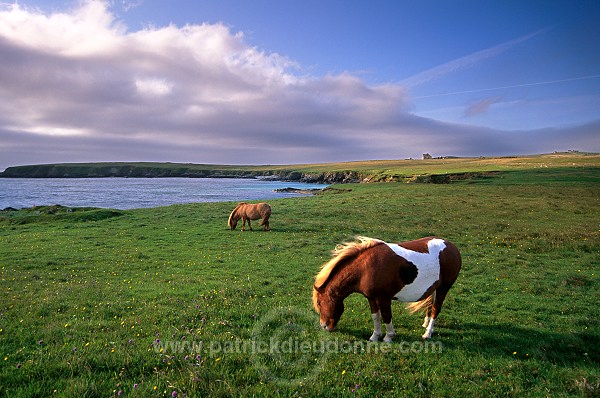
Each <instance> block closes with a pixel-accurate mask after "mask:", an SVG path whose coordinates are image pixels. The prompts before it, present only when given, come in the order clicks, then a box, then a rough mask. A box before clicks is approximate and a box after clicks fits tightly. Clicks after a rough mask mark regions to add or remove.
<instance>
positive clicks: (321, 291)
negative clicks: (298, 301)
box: [313, 285, 325, 294]
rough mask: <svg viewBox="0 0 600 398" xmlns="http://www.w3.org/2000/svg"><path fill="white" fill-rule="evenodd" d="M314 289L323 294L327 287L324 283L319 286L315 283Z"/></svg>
mask: <svg viewBox="0 0 600 398" xmlns="http://www.w3.org/2000/svg"><path fill="white" fill-rule="evenodd" d="M313 289H315V290H316V291H317V292H319V293H321V294H323V292H324V291H325V289H324V288H323V285H321V286H318V287H317V285H313Z"/></svg>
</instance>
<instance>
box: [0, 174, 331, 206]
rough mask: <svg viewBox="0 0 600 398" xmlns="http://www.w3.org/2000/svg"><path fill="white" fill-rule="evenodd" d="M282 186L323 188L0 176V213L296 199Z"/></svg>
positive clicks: (241, 181) (240, 181) (243, 181)
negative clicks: (52, 207)
mask: <svg viewBox="0 0 600 398" xmlns="http://www.w3.org/2000/svg"><path fill="white" fill-rule="evenodd" d="M287 187H292V188H298V189H314V188H324V187H325V185H323V184H307V183H298V182H285V181H272V180H264V179H249V178H118V177H111V178H0V209H5V208H7V207H13V208H15V209H20V208H24V207H32V206H43V205H54V204H59V205H62V206H68V207H102V208H112V209H120V210H127V209H134V208H148V207H158V206H168V205H172V204H182V203H193V202H225V201H237V202H241V201H255V200H268V199H274V198H285V197H291V196H298V194H294V193H284V192H274V190H275V189H281V188H287Z"/></svg>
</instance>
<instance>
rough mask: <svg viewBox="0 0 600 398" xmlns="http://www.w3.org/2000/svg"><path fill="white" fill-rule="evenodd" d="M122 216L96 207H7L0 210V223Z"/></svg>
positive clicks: (27, 222)
mask: <svg viewBox="0 0 600 398" xmlns="http://www.w3.org/2000/svg"><path fill="white" fill-rule="evenodd" d="M121 215H123V212H122V211H120V210H115V209H100V208H96V207H67V206H61V205H51V206H33V207H27V208H23V209H15V208H12V207H7V208H6V209H3V210H0V223H10V224H30V223H37V222H52V221H57V220H66V221H74V222H85V221H100V220H105V219H108V218H112V217H118V216H121Z"/></svg>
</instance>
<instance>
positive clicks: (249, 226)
mask: <svg viewBox="0 0 600 398" xmlns="http://www.w3.org/2000/svg"><path fill="white" fill-rule="evenodd" d="M248 228H250V231H252V225H251V224H250V219H248Z"/></svg>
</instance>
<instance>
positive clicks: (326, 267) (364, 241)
mask: <svg viewBox="0 0 600 398" xmlns="http://www.w3.org/2000/svg"><path fill="white" fill-rule="evenodd" d="M380 243H382V241H381V240H379V239H373V238H368V237H365V236H357V237H356V241H354V242H346V243H343V244H340V245H337V246H336V247H335V249H333V251H332V255H333V258H332V259H331V260H329V261H328V262H326V263H325V264H323V266H322V267H321V270H320V271H319V273H318V274H317V275H316V276H315V284H314V287H313V306H314V307H315V310H316V311H317V312H319V308H318V306H317V295H318V291H317V290H318V289H321V288H322V287H323V286H325V285H326V284H327V282H328V281H329V277H330V276H331V273H332V272H333V270H335V269H336V267H337V266H338V265H339V264H341V263H342V262H343V261H344V260H347V259H348V258H350V257H353V256H356V255H357V254H358V253H360V252H362V251H363V250H366V249H368V248H370V247H373V246H376V245H378V244H380Z"/></svg>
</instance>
